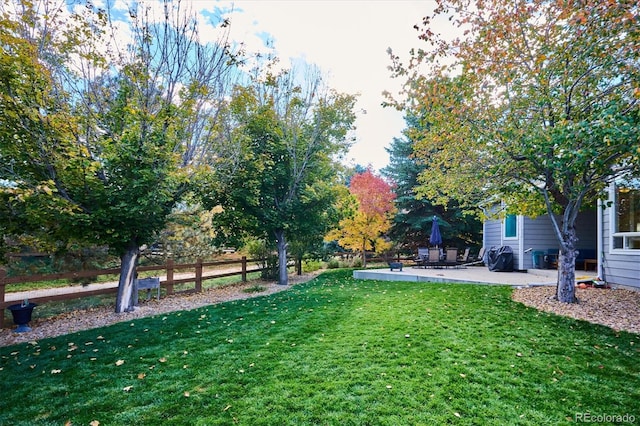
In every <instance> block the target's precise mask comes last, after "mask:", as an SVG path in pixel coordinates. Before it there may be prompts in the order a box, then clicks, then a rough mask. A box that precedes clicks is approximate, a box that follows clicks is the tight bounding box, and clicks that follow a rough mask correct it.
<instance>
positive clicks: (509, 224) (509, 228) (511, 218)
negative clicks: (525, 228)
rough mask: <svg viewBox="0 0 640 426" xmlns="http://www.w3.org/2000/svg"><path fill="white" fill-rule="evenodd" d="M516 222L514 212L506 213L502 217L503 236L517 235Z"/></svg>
mask: <svg viewBox="0 0 640 426" xmlns="http://www.w3.org/2000/svg"><path fill="white" fill-rule="evenodd" d="M517 224H518V217H517V216H516V215H514V214H508V215H507V216H506V217H505V218H504V237H505V238H516V237H517V229H518V228H517Z"/></svg>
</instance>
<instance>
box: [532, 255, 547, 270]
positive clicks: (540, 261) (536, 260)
mask: <svg viewBox="0 0 640 426" xmlns="http://www.w3.org/2000/svg"><path fill="white" fill-rule="evenodd" d="M531 255H532V256H533V269H544V268H545V265H544V252H543V251H534V252H533V253H531Z"/></svg>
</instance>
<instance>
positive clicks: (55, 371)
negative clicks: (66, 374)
mask: <svg viewBox="0 0 640 426" xmlns="http://www.w3.org/2000/svg"><path fill="white" fill-rule="evenodd" d="M59 373H62V370H51V374H59Z"/></svg>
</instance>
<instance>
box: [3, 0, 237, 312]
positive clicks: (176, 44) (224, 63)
mask: <svg viewBox="0 0 640 426" xmlns="http://www.w3.org/2000/svg"><path fill="white" fill-rule="evenodd" d="M5 5H6V9H4V10H3V12H5V17H6V18H7V19H6V20H3V25H1V26H3V27H4V28H6V29H7V32H8V33H9V34H10V35H11V36H13V37H14V38H16V39H22V40H25V41H26V44H27V45H28V48H29V49H30V50H29V52H30V54H31V55H32V56H30V57H27V59H30V62H29V61H25V62H24V64H27V65H28V66H29V67H31V68H33V67H34V66H35V65H38V66H39V67H40V68H39V69H38V74H37V75H36V74H34V75H35V76H36V77H37V78H36V77H34V78H31V77H29V78H28V79H24V78H23V77H19V78H16V79H14V80H13V81H12V83H15V84H12V85H11V86H10V87H9V89H5V91H4V93H7V98H5V100H6V101H7V102H8V103H11V102H13V103H12V104H11V105H10V106H11V107H12V108H14V109H16V110H19V112H16V114H15V116H14V118H12V119H11V120H10V121H11V122H10V123H9V124H10V125H9V127H8V128H7V129H6V131H5V132H4V136H5V138H4V140H3V144H2V146H1V148H0V149H1V151H0V154H1V155H2V159H3V160H6V164H7V167H3V168H2V172H3V173H2V175H0V178H2V179H5V180H6V181H7V182H10V184H8V185H5V187H4V188H3V192H4V193H5V194H7V193H9V195H8V197H10V199H11V201H12V202H14V203H17V204H21V206H22V210H19V209H17V208H16V209H14V212H25V211H27V210H25V208H24V206H25V203H24V202H23V201H31V205H32V206H37V210H36V212H37V214H32V215H30V216H23V217H28V218H32V219H33V221H34V223H35V225H36V226H37V225H39V226H40V227H41V228H43V229H46V230H47V231H48V232H47V233H48V234H49V235H46V236H47V237H50V238H61V239H62V238H69V237H70V236H73V235H77V237H78V238H80V239H83V240H85V241H90V242H91V243H93V244H104V245H107V246H108V247H109V248H110V249H111V250H112V251H113V252H114V253H115V254H117V255H118V256H120V258H121V265H122V266H121V274H120V284H119V287H118V296H117V299H116V311H117V312H123V311H127V310H131V309H132V301H133V297H132V291H133V283H134V281H133V280H134V279H135V276H136V266H137V261H138V257H139V254H140V247H141V246H142V245H144V244H148V243H151V242H152V240H153V238H154V236H155V235H156V234H157V233H158V232H159V231H160V230H161V229H162V228H163V227H164V225H165V223H166V221H167V216H168V215H169V214H170V212H171V210H172V208H173V207H174V206H176V204H177V203H178V202H179V201H180V199H181V198H182V195H184V194H185V193H186V191H187V190H188V183H189V180H190V179H189V178H190V177H191V176H192V175H194V174H195V172H196V170H197V166H199V165H203V164H206V165H207V166H208V167H215V157H216V153H217V152H219V151H222V150H223V148H220V150H219V151H216V147H218V145H216V142H217V139H216V138H215V136H216V135H217V132H218V131H219V127H217V123H216V117H217V112H218V111H219V103H218V101H219V100H220V99H223V98H224V94H225V90H226V89H227V86H226V83H228V82H229V81H232V80H230V78H231V77H230V76H231V75H232V73H231V71H230V70H231V69H234V66H233V65H234V60H235V59H236V58H235V56H234V55H233V54H232V53H231V50H230V47H229V45H228V44H227V43H226V41H225V40H224V37H225V35H224V34H225V30H223V33H222V34H223V36H222V37H223V39H221V40H218V43H204V42H201V39H200V38H199V31H198V26H197V24H196V19H195V17H194V16H193V15H192V14H191V12H190V11H188V10H185V7H184V3H182V2H169V1H165V2H163V3H162V4H160V3H158V5H161V8H160V10H159V11H158V10H155V9H153V8H152V6H151V5H150V4H147V5H144V6H142V5H141V6H140V7H132V8H131V9H129V10H128V13H127V14H126V15H125V16H128V18H127V19H130V20H126V21H123V20H122V16H121V15H120V14H118V13H117V12H122V11H121V10H120V11H114V10H103V9H98V8H94V7H93V6H92V5H90V4H89V5H87V7H86V8H82V9H81V11H79V12H76V11H73V10H70V9H68V8H67V5H66V3H65V2H62V3H53V2H51V1H47V0H43V1H42V2H40V3H38V4H32V3H29V2H10V1H7V2H6V3H5ZM108 17H111V19H110V20H109V19H107V18H108ZM116 21H117V25H116ZM108 22H110V23H112V24H113V26H112V27H109V26H108V25H107V23H108ZM4 24H6V25H4ZM118 25H120V26H122V25H124V26H127V27H128V28H129V29H130V30H131V31H130V34H131V37H132V39H131V40H129V42H130V43H128V44H127V45H125V46H122V45H118V44H117V43H116V42H115V40H117V39H118V38H119V37H120V36H122V33H120V32H117V27H118ZM227 25H228V23H226V22H221V26H222V27H225V26H227ZM108 30H113V32H110V31H108ZM108 36H113V37H112V38H111V39H110V38H109V37H108ZM14 45H15V46H17V47H16V49H18V48H21V49H22V47H23V46H24V45H22V44H14ZM34 64H35V65H34ZM34 69H35V68H34ZM16 75H17V74H16ZM25 89H27V90H25ZM11 90H13V92H11ZM5 117H7V115H6V114H5ZM7 120H8V119H7ZM8 121H9V120H8ZM13 164H16V165H19V167H13V166H11V165H13ZM26 197H28V199H27V198H26ZM52 218H56V219H57V220H51V219H52ZM34 227H35V226H34ZM58 228H59V229H60V232H59V233H57V234H56V235H53V233H51V232H50V231H51V230H56V229H58Z"/></svg>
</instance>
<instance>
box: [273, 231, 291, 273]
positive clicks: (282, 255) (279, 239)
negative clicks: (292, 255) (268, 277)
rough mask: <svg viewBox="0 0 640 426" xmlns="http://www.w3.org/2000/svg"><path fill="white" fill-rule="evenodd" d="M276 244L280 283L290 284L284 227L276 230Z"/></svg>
mask: <svg viewBox="0 0 640 426" xmlns="http://www.w3.org/2000/svg"><path fill="white" fill-rule="evenodd" d="M275 235H276V244H277V245H278V284H280V285H288V284H289V274H288V271H287V240H286V239H285V236H284V229H278V230H276V231H275Z"/></svg>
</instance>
